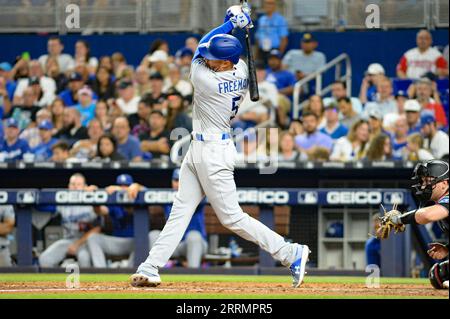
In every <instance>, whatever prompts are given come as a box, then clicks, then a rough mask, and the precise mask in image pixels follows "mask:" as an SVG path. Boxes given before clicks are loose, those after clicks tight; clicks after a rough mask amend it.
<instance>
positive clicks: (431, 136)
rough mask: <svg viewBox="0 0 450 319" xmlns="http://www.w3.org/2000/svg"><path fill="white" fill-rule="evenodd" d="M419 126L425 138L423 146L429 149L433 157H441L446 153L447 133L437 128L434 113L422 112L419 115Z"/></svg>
mask: <svg viewBox="0 0 450 319" xmlns="http://www.w3.org/2000/svg"><path fill="white" fill-rule="evenodd" d="M420 126H421V133H422V136H423V137H424V140H425V142H424V146H425V148H426V149H429V150H430V151H431V154H433V156H434V158H436V159H442V158H443V157H444V156H445V155H448V153H449V152H448V143H449V139H448V135H447V134H446V133H444V132H443V131H440V130H439V129H438V128H437V124H436V118H435V117H434V115H433V114H430V113H423V114H422V115H421V117H420Z"/></svg>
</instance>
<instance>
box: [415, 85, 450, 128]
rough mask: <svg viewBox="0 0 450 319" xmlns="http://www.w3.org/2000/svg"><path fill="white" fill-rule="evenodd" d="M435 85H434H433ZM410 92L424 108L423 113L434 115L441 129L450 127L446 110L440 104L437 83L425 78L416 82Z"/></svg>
mask: <svg viewBox="0 0 450 319" xmlns="http://www.w3.org/2000/svg"><path fill="white" fill-rule="evenodd" d="M433 83H434V84H433ZM410 89H411V90H409V92H408V93H409V94H410V96H411V97H413V96H414V95H415V96H416V100H417V101H418V102H419V104H420V105H421V106H422V112H425V111H429V112H431V113H433V114H434V117H435V118H436V122H437V125H438V127H439V128H443V127H446V126H447V125H448V121H447V116H446V114H445V110H444V108H443V106H442V104H441V103H440V98H439V93H438V92H437V89H436V85H435V82H432V81H430V80H429V79H427V78H423V79H420V80H418V81H417V82H415V83H414V84H413V85H412V86H411V87H410Z"/></svg>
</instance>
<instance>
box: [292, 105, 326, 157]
mask: <svg viewBox="0 0 450 319" xmlns="http://www.w3.org/2000/svg"><path fill="white" fill-rule="evenodd" d="M302 121H303V128H304V133H303V134H300V135H297V136H296V137H295V144H296V145H297V147H298V148H299V150H300V152H302V153H305V154H307V155H308V156H311V154H312V153H314V151H315V149H316V148H318V147H321V148H325V149H327V150H328V151H331V148H332V147H333V140H332V139H331V137H330V136H328V135H327V134H325V133H322V132H320V131H319V130H318V129H317V128H318V126H319V119H318V117H317V115H316V114H314V113H305V114H303V116H302Z"/></svg>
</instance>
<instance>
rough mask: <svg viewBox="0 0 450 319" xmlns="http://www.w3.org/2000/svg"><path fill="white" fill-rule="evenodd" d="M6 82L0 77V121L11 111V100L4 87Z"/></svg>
mask: <svg viewBox="0 0 450 319" xmlns="http://www.w3.org/2000/svg"><path fill="white" fill-rule="evenodd" d="M6 81H7V80H6V79H5V78H4V77H2V76H0V119H2V117H3V115H4V114H8V113H9V112H10V110H11V106H12V105H11V100H10V97H9V94H8V89H7V87H6V83H7V82H6Z"/></svg>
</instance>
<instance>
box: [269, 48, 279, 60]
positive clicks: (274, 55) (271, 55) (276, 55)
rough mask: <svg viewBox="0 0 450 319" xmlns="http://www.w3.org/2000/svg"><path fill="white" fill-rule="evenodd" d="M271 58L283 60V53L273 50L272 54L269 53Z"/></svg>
mask: <svg viewBox="0 0 450 319" xmlns="http://www.w3.org/2000/svg"><path fill="white" fill-rule="evenodd" d="M271 57H276V58H278V59H281V52H280V51H278V50H276V49H275V50H271V51H270V53H269V58H271Z"/></svg>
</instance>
